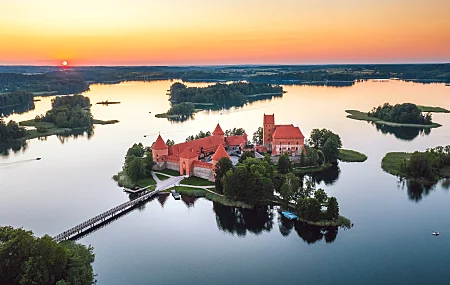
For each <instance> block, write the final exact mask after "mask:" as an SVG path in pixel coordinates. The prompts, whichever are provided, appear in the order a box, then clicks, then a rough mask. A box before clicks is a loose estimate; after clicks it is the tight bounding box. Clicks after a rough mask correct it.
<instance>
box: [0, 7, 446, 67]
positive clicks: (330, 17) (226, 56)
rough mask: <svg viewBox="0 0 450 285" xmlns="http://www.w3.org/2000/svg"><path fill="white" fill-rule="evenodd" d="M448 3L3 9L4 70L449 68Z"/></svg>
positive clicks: (0, 53)
mask: <svg viewBox="0 0 450 285" xmlns="http://www.w3.org/2000/svg"><path fill="white" fill-rule="evenodd" d="M449 13H450V1H449V0H389V1H388V0H359V1H356V0H339V1H336V0H320V1H312V0H228V1H215V0H126V1H123V0H0V14H1V16H0V64H27V65H28V64H30V65H58V64H60V63H61V62H62V61H63V60H66V61H68V62H69V65H221V64H336V63H416V62H450V16H449Z"/></svg>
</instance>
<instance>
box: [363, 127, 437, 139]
mask: <svg viewBox="0 0 450 285" xmlns="http://www.w3.org/2000/svg"><path fill="white" fill-rule="evenodd" d="M372 125H375V127H376V129H377V130H378V131H380V132H382V133H383V134H391V135H394V136H395V137H396V138H398V139H400V140H403V141H412V140H413V139H415V138H416V137H417V136H419V135H421V136H423V135H429V134H430V133H431V129H429V128H427V129H421V128H405V127H391V126H386V125H379V124H375V123H372Z"/></svg>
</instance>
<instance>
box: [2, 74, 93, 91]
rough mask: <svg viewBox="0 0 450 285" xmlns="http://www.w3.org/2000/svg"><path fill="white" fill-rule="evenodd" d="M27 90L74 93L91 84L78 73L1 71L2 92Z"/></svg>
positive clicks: (85, 88) (87, 87)
mask: <svg viewBox="0 0 450 285" xmlns="http://www.w3.org/2000/svg"><path fill="white" fill-rule="evenodd" d="M17 90H26V91H30V92H52V91H56V92H57V93H58V94H61V95H64V94H74V93H80V92H84V91H87V90H89V85H88V84H87V83H86V82H85V80H84V78H83V77H82V76H80V75H79V74H77V73H70V72H67V73H66V72H62V71H61V72H50V73H43V74H21V73H0V92H14V91H17Z"/></svg>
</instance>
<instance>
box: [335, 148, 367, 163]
mask: <svg viewBox="0 0 450 285" xmlns="http://www.w3.org/2000/svg"><path fill="white" fill-rule="evenodd" d="M338 159H339V160H340V161H344V162H364V161H366V160H367V155H365V154H364V153H360V152H357V151H354V150H350V149H342V148H341V149H340V150H339V155H338Z"/></svg>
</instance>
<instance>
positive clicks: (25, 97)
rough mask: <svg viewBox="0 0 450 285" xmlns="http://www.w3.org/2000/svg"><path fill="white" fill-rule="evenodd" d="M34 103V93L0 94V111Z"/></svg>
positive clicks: (15, 92)
mask: <svg viewBox="0 0 450 285" xmlns="http://www.w3.org/2000/svg"><path fill="white" fill-rule="evenodd" d="M32 103H33V93H31V92H27V91H14V92H9V93H5V94H0V109H1V108H7V107H14V106H19V105H30V104H32Z"/></svg>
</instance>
